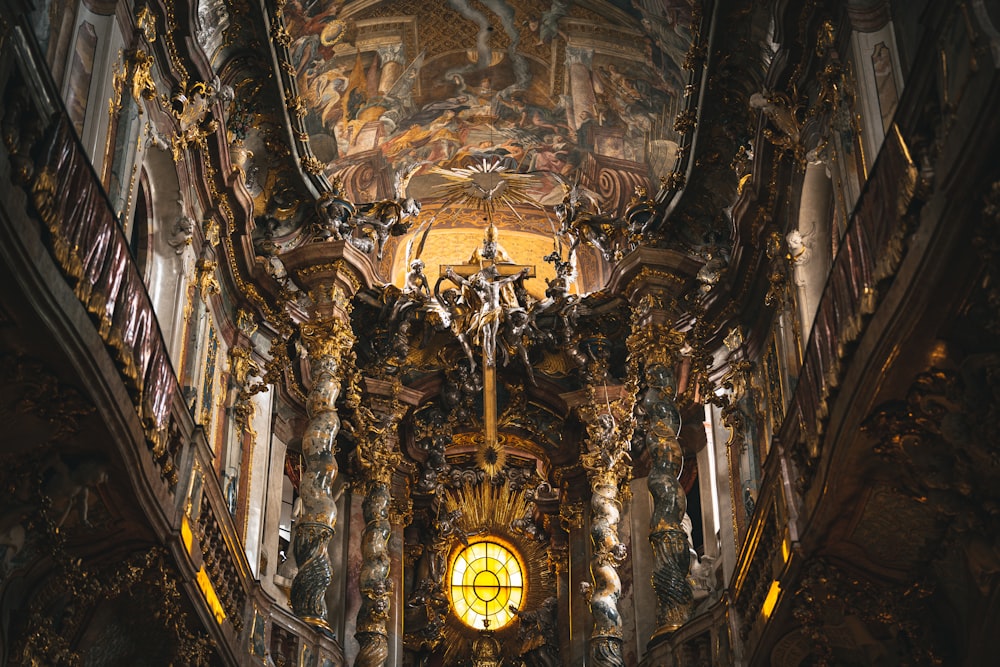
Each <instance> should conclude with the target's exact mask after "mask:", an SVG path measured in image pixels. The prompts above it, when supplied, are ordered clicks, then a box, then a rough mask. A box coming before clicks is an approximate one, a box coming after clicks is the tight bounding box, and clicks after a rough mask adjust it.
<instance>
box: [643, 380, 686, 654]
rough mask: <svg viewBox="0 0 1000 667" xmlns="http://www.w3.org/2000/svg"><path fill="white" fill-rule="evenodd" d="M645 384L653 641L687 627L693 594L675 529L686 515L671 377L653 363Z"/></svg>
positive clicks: (681, 537) (681, 535)
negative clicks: (653, 595) (651, 503)
mask: <svg viewBox="0 0 1000 667" xmlns="http://www.w3.org/2000/svg"><path fill="white" fill-rule="evenodd" d="M646 384H647V386H648V388H647V389H646V391H645V393H644V394H643V397H642V403H641V408H642V411H643V412H644V413H645V415H646V417H647V419H648V422H647V427H646V449H647V450H648V451H649V456H650V469H649V477H648V478H647V484H648V487H649V493H650V495H651V496H652V497H653V513H652V515H651V516H650V519H649V543H650V545H652V547H653V561H654V565H653V574H652V582H653V590H654V591H655V592H656V622H657V625H658V629H657V631H656V632H655V633H654V635H653V636H654V637H655V636H657V635H659V634H661V633H664V632H673V631H675V630H677V629H678V628H680V627H681V626H682V625H683V624H684V623H685V622H686V621H687V619H688V616H689V615H690V613H691V603H692V600H693V593H692V591H691V584H690V583H689V582H688V579H687V575H688V569H689V568H690V565H691V552H690V550H689V549H688V541H687V533H686V532H685V531H684V527H683V525H682V523H681V522H682V521H683V519H684V513H685V512H686V511H687V497H686V496H685V495H684V489H683V488H682V487H681V485H680V481H679V479H678V477H679V475H680V473H681V467H682V464H683V456H684V455H683V453H682V452H681V446H680V443H679V442H678V440H677V432H678V430H679V429H680V415H679V413H678V411H677V407H676V406H675V405H674V401H673V395H674V389H675V387H674V381H673V373H671V372H670V370H669V369H668V368H667V367H666V366H664V365H662V364H659V363H654V364H652V365H650V366H649V367H648V368H647V369H646Z"/></svg>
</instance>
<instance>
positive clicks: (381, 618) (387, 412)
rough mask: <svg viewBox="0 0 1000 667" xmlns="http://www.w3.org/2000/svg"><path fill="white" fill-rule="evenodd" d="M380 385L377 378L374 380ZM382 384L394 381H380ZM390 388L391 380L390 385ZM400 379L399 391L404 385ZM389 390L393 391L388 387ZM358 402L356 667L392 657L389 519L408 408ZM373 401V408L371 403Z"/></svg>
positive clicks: (378, 666)
mask: <svg viewBox="0 0 1000 667" xmlns="http://www.w3.org/2000/svg"><path fill="white" fill-rule="evenodd" d="M372 384H376V382H372ZM377 384H389V383H383V382H379V383H377ZM390 386H391V384H390ZM399 386H400V385H399V383H398V381H397V383H396V389H398V388H399ZM388 393H390V394H392V393H393V392H392V391H391V389H390V390H389V392H388ZM363 403H364V404H361V405H357V406H355V415H356V419H357V421H358V422H359V424H358V425H359V426H360V427H361V429H363V430H362V433H363V437H362V438H361V440H360V441H359V443H358V449H357V462H358V469H359V472H360V473H361V488H362V491H363V493H364V501H362V512H363V514H364V520H365V529H364V532H363V533H362V535H361V558H362V560H361V572H360V574H359V577H358V589H359V590H360V592H361V608H360V609H358V620H357V625H356V626H355V627H356V630H355V633H354V637H355V639H357V640H358V656H357V658H356V659H355V661H354V665H355V667H384V666H385V664H386V662H387V660H388V658H389V628H388V624H389V614H390V606H391V601H392V592H393V582H392V580H391V579H390V564H391V561H392V558H391V556H390V553H389V538H390V537H391V536H392V524H391V523H390V521H389V512H390V505H391V502H392V496H391V493H390V484H391V483H392V474H393V472H394V471H395V470H396V466H397V465H398V464H399V461H400V459H401V454H400V451H399V437H398V431H397V428H398V426H399V421H400V419H401V418H402V417H403V415H404V414H405V413H406V409H407V408H406V406H405V405H403V404H402V403H400V402H399V401H396V400H393V399H392V398H389V399H388V400H386V399H375V400H373V399H372V397H370V396H369V397H366V399H364V400H363ZM372 404H374V406H375V409H374V410H372V409H371V408H369V407H368V405H372Z"/></svg>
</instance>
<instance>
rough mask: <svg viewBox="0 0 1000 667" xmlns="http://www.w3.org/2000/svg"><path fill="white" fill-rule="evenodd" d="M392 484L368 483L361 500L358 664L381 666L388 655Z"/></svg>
mask: <svg viewBox="0 0 1000 667" xmlns="http://www.w3.org/2000/svg"><path fill="white" fill-rule="evenodd" d="M389 501H390V496H389V485H388V484H387V483H386V482H382V481H373V482H371V483H369V485H368V490H367V492H366V493H365V499H364V501H363V502H362V505H361V507H362V511H363V513H364V517H365V530H364V533H362V535H361V556H362V562H361V573H360V576H359V582H358V586H359V588H360V589H361V608H360V609H359V610H358V624H357V631H356V632H355V633H354V637H355V638H356V639H357V640H358V644H359V645H360V649H359V650H358V657H357V658H356V659H355V661H354V664H355V667H362V666H363V667H382V666H383V665H385V663H386V660H387V659H388V658H389V635H388V630H387V629H386V624H387V622H388V620H389V594H390V592H391V584H390V581H389V535H390V533H391V532H392V526H391V525H390V523H389Z"/></svg>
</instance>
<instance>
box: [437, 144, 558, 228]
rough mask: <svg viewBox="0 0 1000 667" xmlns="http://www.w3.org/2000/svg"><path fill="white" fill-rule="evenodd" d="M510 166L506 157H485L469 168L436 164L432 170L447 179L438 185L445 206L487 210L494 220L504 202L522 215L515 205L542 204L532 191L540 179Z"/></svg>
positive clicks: (518, 215) (516, 213) (490, 217)
mask: <svg viewBox="0 0 1000 667" xmlns="http://www.w3.org/2000/svg"><path fill="white" fill-rule="evenodd" d="M509 166H510V165H508V164H506V163H505V162H504V161H503V160H498V159H489V158H482V159H481V160H479V161H478V162H475V163H473V164H472V165H471V166H468V167H456V168H453V169H442V168H440V167H435V168H434V169H432V170H431V172H432V173H434V174H437V175H438V176H440V177H441V178H443V179H444V181H445V182H444V183H440V184H438V185H437V186H436V188H435V189H436V190H437V193H439V194H440V195H441V196H443V197H444V198H445V201H446V203H445V206H450V205H452V204H461V205H464V206H467V207H469V208H474V209H476V210H479V211H485V212H486V215H487V218H489V219H492V217H493V214H494V213H495V211H496V209H497V207H498V205H502V206H506V207H507V208H509V209H510V210H511V211H512V212H513V213H514V215H515V216H517V217H518V218H520V217H521V216H520V214H519V213H518V212H517V209H515V208H514V207H515V206H517V205H520V204H528V205H530V206H534V207H536V208H537V207H538V206H539V205H538V202H537V201H535V199H534V198H532V196H531V195H530V194H529V191H530V189H531V188H532V187H533V186H535V185H536V183H537V181H538V179H537V178H536V177H534V176H533V175H531V174H522V173H519V172H516V171H509ZM442 208H443V207H442Z"/></svg>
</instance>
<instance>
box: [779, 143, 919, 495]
mask: <svg viewBox="0 0 1000 667" xmlns="http://www.w3.org/2000/svg"><path fill="white" fill-rule="evenodd" d="M918 184H919V175H918V170H917V167H916V165H915V164H914V162H913V159H912V157H911V156H910V151H909V149H908V147H907V145H906V142H905V141H904V140H903V136H902V134H901V133H900V130H899V128H898V127H897V126H895V125H893V126H892V127H891V128H890V131H889V134H888V135H887V136H886V139H885V144H884V145H883V147H882V151H881V153H880V154H879V158H878V160H877V161H876V162H875V164H874V166H873V168H872V172H871V174H870V175H869V178H868V181H867V183H866V185H865V189H864V190H863V192H862V193H861V197H860V199H859V200H858V204H857V207H856V208H855V211H854V216H853V218H852V222H851V225H850V226H849V227H848V229H847V233H846V234H845V235H844V238H843V239H842V240H841V247H840V251H839V252H838V253H837V256H836V258H835V259H834V261H833V266H832V267H831V270H830V276H829V278H828V280H827V284H826V289H825V291H824V292H823V296H822V299H821V300H820V304H819V308H818V309H817V312H816V318H815V320H814V323H813V329H812V334H811V336H810V338H809V342H808V344H807V345H806V348H805V352H804V355H803V361H802V368H801V371H800V375H799V379H798V384H797V385H796V388H795V393H794V394H793V396H792V400H791V403H790V405H789V406H788V410H787V412H786V417H785V420H784V424H783V426H782V428H781V440H782V442H785V443H789V449H790V451H789V453H790V454H791V456H792V458H793V460H794V461H795V463H796V464H797V465H798V467H799V475H800V476H799V479H798V480H797V485H798V487H799V489H800V490H805V488H806V487H808V485H809V484H810V483H811V480H812V476H813V474H814V473H815V466H816V463H817V462H818V460H819V458H820V456H821V454H822V451H821V443H822V435H823V430H824V425H825V422H826V419H827V416H828V414H829V400H830V397H831V395H832V393H833V391H834V390H835V389H836V388H837V387H838V386H839V384H840V381H841V379H842V377H843V372H844V370H845V367H844V362H845V359H846V356H847V353H848V350H849V347H850V345H851V344H852V343H854V342H855V341H857V340H858V339H859V338H860V336H861V334H862V333H863V332H864V328H865V323H866V317H867V316H868V315H871V314H872V313H873V312H875V309H876V307H877V305H878V300H879V287H880V284H881V283H883V282H884V281H886V280H887V279H889V278H890V277H891V276H893V275H894V274H895V272H896V270H897V268H898V267H899V263H900V261H901V260H902V257H903V253H904V247H905V239H906V235H907V233H908V231H909V224H908V221H909V219H910V215H909V213H910V208H911V205H912V204H913V203H914V200H915V197H916V194H917V188H918Z"/></svg>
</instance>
